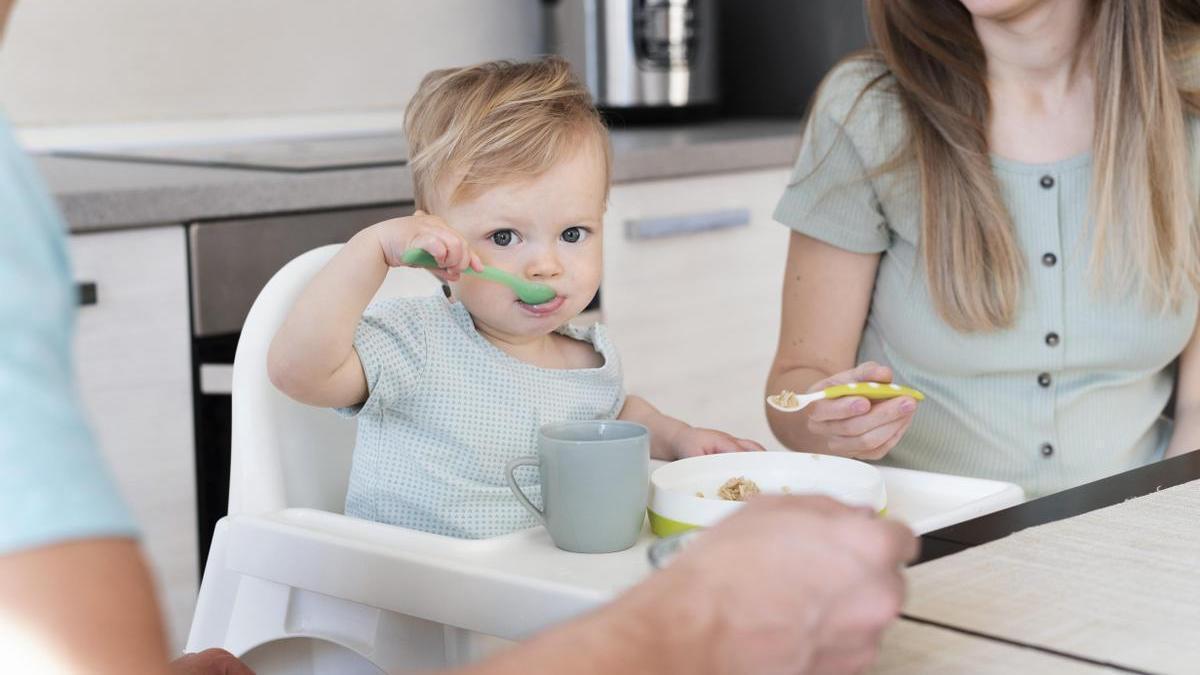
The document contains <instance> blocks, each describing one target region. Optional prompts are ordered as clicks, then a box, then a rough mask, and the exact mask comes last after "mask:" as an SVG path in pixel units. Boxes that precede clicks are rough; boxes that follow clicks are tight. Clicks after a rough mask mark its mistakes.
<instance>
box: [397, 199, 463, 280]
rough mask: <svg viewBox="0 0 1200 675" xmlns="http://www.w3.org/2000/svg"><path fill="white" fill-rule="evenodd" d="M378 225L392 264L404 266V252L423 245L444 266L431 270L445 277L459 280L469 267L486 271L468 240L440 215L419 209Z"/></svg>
mask: <svg viewBox="0 0 1200 675" xmlns="http://www.w3.org/2000/svg"><path fill="white" fill-rule="evenodd" d="M375 229H376V232H377V233H378V235H379V245H380V247H381V248H382V249H383V257H384V260H386V261H387V264H388V266H389V267H401V266H404V264H405V263H404V262H403V260H402V258H403V256H404V252H405V251H407V250H408V249H410V248H419V249H423V250H425V251H426V252H428V253H429V254H430V255H432V256H433V257H434V259H435V260H437V262H438V267H439V268H440V269H437V270H430V271H431V272H433V274H434V276H436V277H438V278H439V279H441V280H443V281H458V278H459V276H461V275H462V272H463V271H464V270H466V269H467V268H468V267H469V268H471V269H473V270H475V271H476V272H480V271H483V261H482V260H480V259H479V256H478V255H476V254H475V253H474V252H473V251H472V250H471V247H470V246H468V245H467V240H466V239H464V238H463V236H462V235H461V234H459V233H458V231H457V230H455V229H454V228H452V227H450V226H449V225H447V224H446V221H444V220H442V219H441V218H438V217H437V216H434V215H430V214H428V213H425V212H424V211H417V212H415V213H413V214H412V215H411V216H407V217H404V218H393V219H391V220H386V221H384V222H382V223H379V224H378V225H375Z"/></svg>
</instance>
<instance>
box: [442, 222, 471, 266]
mask: <svg viewBox="0 0 1200 675" xmlns="http://www.w3.org/2000/svg"><path fill="white" fill-rule="evenodd" d="M437 237H438V239H439V240H441V242H442V244H443V245H445V247H446V255H445V257H444V258H442V259H440V260H438V262H439V263H441V267H443V268H445V269H447V270H454V271H455V272H462V271H463V270H464V269H466V267H467V265H468V263H469V262H470V258H469V257H468V256H467V250H466V248H467V246H466V244H465V243H464V242H463V240H462V238H460V237H459V236H458V235H456V234H454V233H453V232H449V231H444V230H439V231H438V233H437Z"/></svg>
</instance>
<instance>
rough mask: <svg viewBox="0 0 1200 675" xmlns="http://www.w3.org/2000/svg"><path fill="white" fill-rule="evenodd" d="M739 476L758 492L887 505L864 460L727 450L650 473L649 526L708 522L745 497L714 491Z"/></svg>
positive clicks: (673, 530)
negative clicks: (735, 498)
mask: <svg viewBox="0 0 1200 675" xmlns="http://www.w3.org/2000/svg"><path fill="white" fill-rule="evenodd" d="M738 477H743V478H746V479H748V480H752V481H754V483H755V484H756V485H758V487H759V489H760V490H761V491H762V492H763V494H793V495H827V496H829V497H833V498H834V499H837V500H838V501H841V502H844V503H846V504H849V505H851V506H867V507H870V508H872V509H874V510H875V511H878V512H879V513H881V514H882V513H884V512H886V510H887V491H886V489H885V488H884V485H883V476H882V475H881V474H880V473H879V470H878V469H876V468H875V467H873V466H871V465H870V464H867V463H865V462H860V461H858V460H854V459H846V458H845V457H834V456H832V455H814V454H810V453H807V452H731V453H725V454H718V455H705V456H703V457H690V458H688V459H681V460H678V461H675V462H671V463H670V464H666V465H664V466H660V467H659V468H658V469H656V470H655V471H654V473H652V474H650V505H649V507H648V508H647V511H648V512H649V514H650V529H651V530H652V531H653V532H654V534H656V535H658V536H660V537H666V536H670V535H672V534H677V533H679V532H685V531H687V530H691V529H694V528H697V527H708V526H710V525H713V524H714V523H716V522H717V521H718V520H721V519H722V518H724V517H725V516H728V515H729V514H731V513H733V512H734V511H736V510H737V509H739V508H741V506H742V504H743V503H744V502H735V501H727V500H724V499H721V498H719V497H718V496H717V492H718V491H719V490H720V488H721V486H722V485H723V484H725V482H726V481H728V480H729V479H730V478H738ZM698 494H703V495H704V496H703V497H701V496H698Z"/></svg>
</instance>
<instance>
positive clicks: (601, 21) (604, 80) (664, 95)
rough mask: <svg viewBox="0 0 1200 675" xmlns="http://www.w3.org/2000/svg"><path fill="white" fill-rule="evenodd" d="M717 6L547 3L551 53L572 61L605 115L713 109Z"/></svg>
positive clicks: (656, 0)
mask: <svg viewBox="0 0 1200 675" xmlns="http://www.w3.org/2000/svg"><path fill="white" fill-rule="evenodd" d="M717 2H719V0H545V1H544V2H543V6H544V8H545V29H546V50H547V51H548V52H550V53H554V54H558V55H560V56H562V57H563V58H565V59H566V60H567V61H569V62H570V63H571V65H572V67H573V68H574V69H575V72H576V74H578V75H579V76H580V78H581V79H583V80H584V82H585V83H586V84H587V87H588V89H589V90H590V91H591V92H592V96H593V97H594V98H595V100H596V104H597V106H599V107H600V108H601V109H605V110H613V111H634V110H642V111H654V110H660V111H662V110H671V109H675V110H689V109H690V110H699V109H711V108H714V107H715V106H716V104H717V103H718V99H719V93H720V92H719V90H718V60H717V6H716V3H717Z"/></svg>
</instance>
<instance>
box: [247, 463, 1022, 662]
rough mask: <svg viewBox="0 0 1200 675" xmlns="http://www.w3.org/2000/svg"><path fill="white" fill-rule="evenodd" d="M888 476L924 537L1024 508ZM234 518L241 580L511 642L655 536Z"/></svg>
mask: <svg viewBox="0 0 1200 675" xmlns="http://www.w3.org/2000/svg"><path fill="white" fill-rule="evenodd" d="M880 471H882V472H883V474H884V480H885V484H886V486H887V492H888V513H889V516H890V517H892V518H896V519H899V520H902V521H904V522H906V523H908V524H909V525H910V526H911V527H912V528H913V529H914V530H915V531H916V532H917V533H918V534H921V533H925V532H928V531H931V530H934V529H938V528H940V527H944V526H946V525H950V524H953V523H957V522H961V521H964V520H969V519H971V518H974V517H976V516H979V515H983V514H985V513H990V512H992V511H996V510H999V509H1001V508H1005V507H1007V506H1011V505H1014V504H1018V503H1020V502H1021V501H1023V499H1024V493H1023V492H1022V491H1021V489H1020V488H1019V487H1018V486H1016V485H1013V484H1011V483H1003V482H998V481H990V480H982V479H977V478H965V477H958V476H949V475H943V474H935V473H928V472H923V471H911V470H906V469H893V468H886V467H880ZM228 520H229V522H228V523H227V527H229V528H230V532H229V537H230V541H229V545H228V546H227V548H226V551H227V552H228V553H227V555H228V560H227V561H226V564H227V566H228V567H229V568H230V569H232V570H236V571H237V572H240V573H243V574H246V575H250V576H254V577H259V578H262V579H267V580H271V581H275V582H279V583H284V584H288V585H291V586H297V587H304V588H307V589H308V590H311V591H315V592H317V593H324V594H327V595H330V596H333V597H335V598H343V599H346V600H350V601H353V602H359V603H362V604H365V605H369V606H372V607H379V608H383V609H388V610H391V611H394V612H397V613H401V614H407V615H411V616H415V617H420V618H423V619H428V620H430V621H435V622H438V623H443V624H447V625H449V626H455V627H458V628H463V629H466V630H469V631H476V632H480V633H485V634H488V635H493V636H497V637H501V638H505V639H509V640H519V639H522V638H524V637H527V636H529V635H531V634H533V633H535V632H537V631H539V630H541V629H543V628H546V627H549V626H551V625H553V624H556V623H558V622H561V621H563V620H566V619H568V618H570V617H573V616H575V615H577V614H580V613H582V612H585V611H587V610H589V609H592V608H594V607H596V606H597V605H600V604H602V603H604V602H605V601H607V600H608V599H610V598H612V597H613V596H614V595H615V594H617V593H619V592H620V591H622V590H623V589H625V588H627V587H629V586H631V585H633V584H635V583H637V582H638V581H640V580H641V579H643V578H644V577H646V576H647V575H649V574H650V573H651V568H650V565H649V563H648V561H647V558H646V549H647V547H648V546H649V544H650V543H651V542H652V541H654V536H653V535H651V534H650V532H649V528H646V530H645V531H644V532H643V534H642V537H641V539H640V540H639V541H638V543H637V544H636V545H635V546H634V547H633V548H631V549H628V550H626V551H621V552H619V553H609V554H600V555H588V554H580V553H569V552H566V551H561V550H559V549H557V548H555V547H554V544H553V543H552V542H551V541H550V537H549V535H548V534H547V533H546V531H545V530H544V529H543V528H541V527H537V528H533V529H530V530H524V531H521V532H516V533H513V534H510V535H506V536H503V537H496V538H493V539H480V540H464V539H452V538H448V537H441V536H438V535H432V534H428V533H425V532H418V531H414V530H406V529H403V528H398V527H393V526H390V525H383V524H380V523H373V522H368V521H364V520H358V519H354V518H349V517H347V516H343V515H340V514H335V513H328V512H325V511H318V510H314V509H299V508H293V509H286V510H283V511H279V512H276V513H272V514H268V515H264V516H232V517H230V518H229V519H228ZM245 538H248V539H245ZM239 539H240V540H241V541H240V542H239V541H238V540H239ZM251 544H257V545H251Z"/></svg>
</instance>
